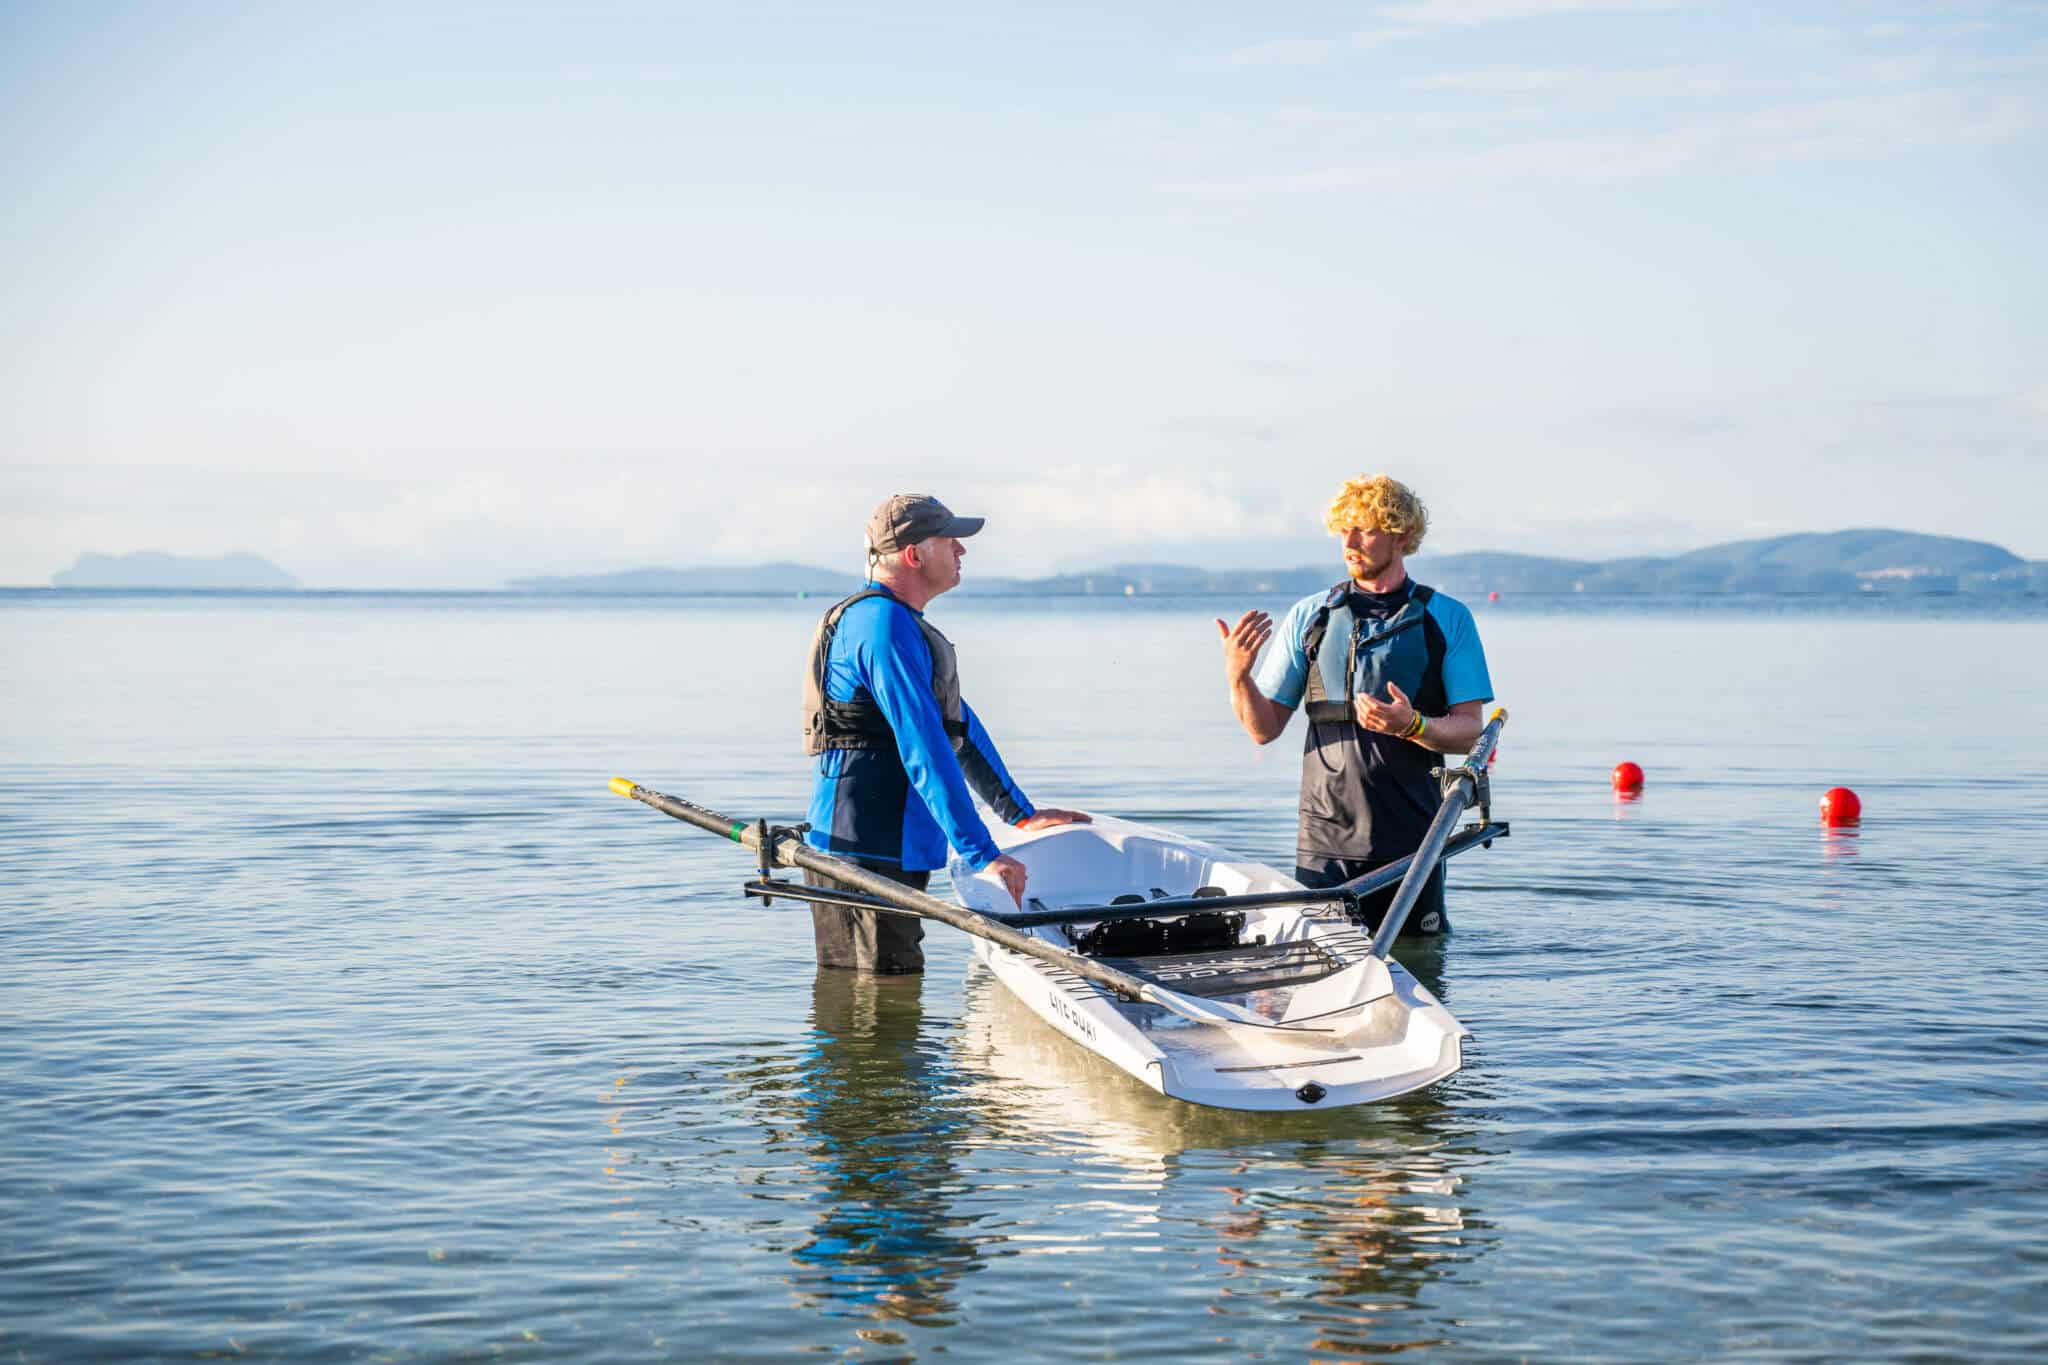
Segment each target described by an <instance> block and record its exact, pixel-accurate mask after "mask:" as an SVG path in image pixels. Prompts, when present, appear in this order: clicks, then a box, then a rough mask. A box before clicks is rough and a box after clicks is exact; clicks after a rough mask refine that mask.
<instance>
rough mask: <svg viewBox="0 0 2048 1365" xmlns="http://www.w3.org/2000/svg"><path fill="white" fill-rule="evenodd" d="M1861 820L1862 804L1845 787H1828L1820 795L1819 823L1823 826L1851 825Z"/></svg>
mask: <svg viewBox="0 0 2048 1365" xmlns="http://www.w3.org/2000/svg"><path fill="white" fill-rule="evenodd" d="M1862 819H1863V802H1862V800H1861V798H1859V797H1858V796H1857V795H1856V793H1855V792H1852V791H1850V790H1849V789H1848V788H1847V787H1829V788H1828V789H1827V790H1826V791H1825V792H1822V793H1821V798H1820V822H1821V823H1822V824H1823V825H1829V826H1835V825H1853V824H1856V823H1858V822H1859V821H1861V820H1862Z"/></svg>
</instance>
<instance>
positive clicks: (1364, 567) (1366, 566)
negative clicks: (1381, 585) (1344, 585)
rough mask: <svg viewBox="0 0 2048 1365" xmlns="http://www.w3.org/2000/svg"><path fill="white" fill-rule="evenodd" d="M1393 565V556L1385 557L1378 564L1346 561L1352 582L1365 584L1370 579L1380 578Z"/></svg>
mask: <svg viewBox="0 0 2048 1365" xmlns="http://www.w3.org/2000/svg"><path fill="white" fill-rule="evenodd" d="M1393 563H1394V557H1393V556H1392V555H1383V556H1381V558H1380V560H1379V562H1378V563H1374V562H1373V561H1371V560H1367V559H1347V560H1345V561H1344V567H1345V569H1346V570H1348V571H1349V572H1350V574H1351V581H1352V582H1354V583H1364V582H1366V581H1368V580H1370V579H1374V578H1378V577H1379V576H1380V575H1381V574H1383V573H1385V572H1386V571H1387V570H1388V569H1389V568H1390V567H1392V565H1393Z"/></svg>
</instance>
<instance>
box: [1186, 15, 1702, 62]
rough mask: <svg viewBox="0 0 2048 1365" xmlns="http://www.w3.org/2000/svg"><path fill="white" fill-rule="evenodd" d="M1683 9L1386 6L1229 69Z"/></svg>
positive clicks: (1256, 49) (1254, 47) (1268, 48)
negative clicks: (1498, 28) (1530, 24)
mask: <svg viewBox="0 0 2048 1365" xmlns="http://www.w3.org/2000/svg"><path fill="white" fill-rule="evenodd" d="M1678 7H1679V4H1678V0H1408V3H1403V4H1394V5H1381V6H1379V7H1378V8H1377V9H1374V10H1373V11H1372V19H1373V22H1372V23H1371V24H1369V25H1367V26H1366V27H1364V28H1359V29H1354V30H1352V31H1350V32H1347V33H1339V34H1325V35H1321V36H1296V37H1286V38H1269V39H1266V40H1264V41H1262V42H1257V43H1249V44H1246V45H1245V46H1243V47H1240V48H1237V49H1235V50H1233V51H1232V52H1230V53H1228V54H1227V55H1226V56H1225V57H1224V62H1225V64H1226V65H1230V66H1306V65H1313V64H1315V63H1318V62H1326V61H1329V60H1331V59H1333V58H1335V57H1338V56H1340V55H1342V54H1344V53H1347V52H1366V51H1370V50H1372V49H1374V48H1379V47H1384V46H1386V45H1387V44H1389V43H1398V42H1402V41H1405V40H1410V39H1418V38H1426V37H1429V36H1431V35H1434V34H1439V33H1446V32H1456V31H1462V30H1470V29H1477V28H1485V27H1488V26H1490V25H1494V24H1505V23H1516V22H1521V21H1525V20H1531V19H1554V18H1559V17H1562V16H1565V15H1574V14H1640V13H1648V12H1655V11H1660V10H1671V9H1676V8H1678Z"/></svg>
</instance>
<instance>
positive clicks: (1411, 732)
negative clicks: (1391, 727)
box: [1401, 711, 1429, 739]
mask: <svg viewBox="0 0 2048 1365" xmlns="http://www.w3.org/2000/svg"><path fill="white" fill-rule="evenodd" d="M1428 729H1429V722H1428V721H1426V720H1424V719H1423V718H1422V713H1421V712H1420V711H1417V712H1416V713H1415V720H1414V721H1413V722H1412V723H1411V724H1410V725H1409V726H1408V728H1407V729H1406V730H1405V731H1403V732H1402V734H1401V738H1403V739H1420V738H1421V737H1422V736H1423V734H1424V733H1425V732H1427V731H1428Z"/></svg>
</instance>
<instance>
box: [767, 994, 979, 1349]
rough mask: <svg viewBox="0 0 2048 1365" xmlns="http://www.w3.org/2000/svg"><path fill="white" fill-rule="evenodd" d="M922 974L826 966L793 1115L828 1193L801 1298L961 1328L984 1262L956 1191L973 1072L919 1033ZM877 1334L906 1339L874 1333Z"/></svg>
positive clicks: (803, 1269)
mask: <svg viewBox="0 0 2048 1365" xmlns="http://www.w3.org/2000/svg"><path fill="white" fill-rule="evenodd" d="M923 984H924V982H923V978H922V977H920V976H903V977H877V976H869V975H865V974H862V973H857V972H848V971H838V970H834V969H831V968H821V969H820V970H819V972H818V974H817V980H816V983H815V985H814V986H813V988H812V1034H811V1046H810V1048H809V1050H808V1051H807V1052H806V1053H805V1054H804V1055H803V1056H802V1057H801V1058H799V1060H798V1063H797V1072H798V1075H797V1080H798V1085H797V1086H796V1087H795V1090H794V1095H793V1100H794V1103H795V1105H796V1112H795V1114H794V1117H795V1119H796V1122H797V1125H798V1127H799V1130H800V1132H801V1134H802V1138H803V1141H804V1145H805V1151H806V1152H807V1153H808V1155H809V1157H810V1158H811V1162H812V1165H813V1170H814V1172H815V1174H816V1175H817V1176H818V1177H819V1179H820V1180H821V1182H822V1184H823V1187H824V1193H825V1198H826V1203H825V1204H824V1206H823V1208H822V1209H821V1210H820V1212H819V1215H818V1220H817V1223H816V1225H815V1226H814V1228H813V1229H812V1231H811V1235H810V1237H809V1239H808V1240H807V1241H805V1242H804V1243H803V1244H802V1245H801V1246H799V1247H798V1248H797V1249H796V1250H795V1251H794V1252H793V1253H792V1256H793V1258H794V1259H795V1261H796V1263H797V1266H798V1267H799V1271H798V1275H797V1280H796V1287H797V1292H798V1294H799V1296H800V1297H802V1298H804V1299H805V1300H808V1301H810V1302H812V1303H814V1304H817V1305H818V1306H821V1307H824V1308H826V1309H827V1310H828V1311H837V1312H841V1313H846V1314H851V1315H856V1316H863V1317H874V1318H881V1319H887V1320H892V1321H897V1322H906V1323H915V1324H918V1325H920V1326H927V1327H937V1326H947V1325H950V1323H951V1321H952V1317H951V1315H952V1314H953V1313H954V1311H955V1308H956V1304H955V1299H954V1286H955V1284H956V1283H957V1282H958V1280H959V1279H960V1277H961V1276H963V1275H967V1274H970V1273H972V1272H973V1271H975V1270H977V1269H979V1268H980V1267H981V1265H982V1259H981V1254H980V1250H979V1248H978V1246H977V1243H976V1241H975V1239H974V1237H973V1236H972V1235H970V1233H971V1228H970V1224H971V1223H972V1220H971V1219H960V1218H955V1217H954V1216H953V1215H952V1213H951V1210H950V1205H949V1198H948V1197H949V1195H951V1194H953V1193H955V1192H956V1191H957V1189H958V1186H959V1183H960V1182H959V1178H958V1173H957V1170H956V1162H957V1159H958V1156H959V1153H960V1152H961V1151H962V1150H963V1148H964V1145H965V1143H966V1141H967V1140H968V1137H969V1135H970V1132H971V1128H972V1125H973V1116H972V1114H971V1112H970V1111H969V1110H968V1109H967V1108H966V1107H965V1106H964V1105H963V1103H962V1092H961V1085H960V1078H959V1076H958V1073H957V1072H956V1071H955V1070H954V1068H953V1066H952V1065H951V1063H950V1059H949V1058H948V1057H947V1056H946V1055H945V1053H944V1052H943V1051H942V1050H940V1049H939V1048H938V1047H937V1045H935V1044H934V1043H931V1042H929V1041H927V1040H925V1039H923V1038H922V1037H921V1036H920V1026H921V1025H922V1024H923V1022H924V1012H923ZM863 1335H864V1336H867V1337H868V1339H870V1340H879V1341H891V1340H897V1338H894V1337H893V1336H892V1335H891V1334H889V1333H886V1332H883V1333H878V1334H868V1333H864V1334H863Z"/></svg>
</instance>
